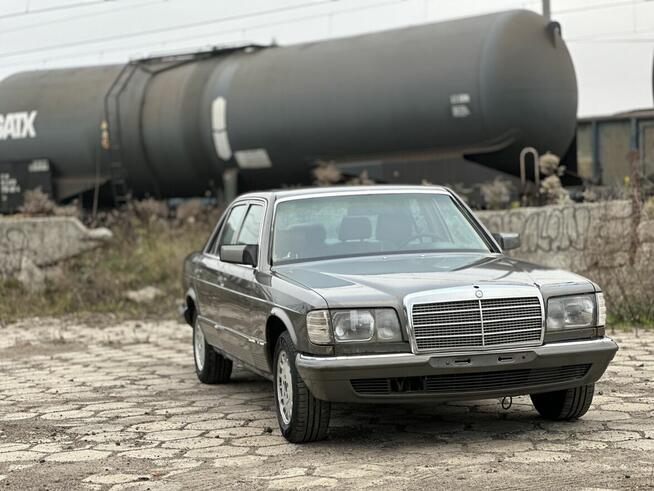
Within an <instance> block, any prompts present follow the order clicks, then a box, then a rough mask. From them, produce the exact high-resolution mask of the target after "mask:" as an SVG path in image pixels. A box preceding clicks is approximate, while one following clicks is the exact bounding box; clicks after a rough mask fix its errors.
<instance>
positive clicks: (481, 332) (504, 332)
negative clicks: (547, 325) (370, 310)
mask: <svg viewBox="0 0 654 491" xmlns="http://www.w3.org/2000/svg"><path fill="white" fill-rule="evenodd" d="M540 329H541V328H540V327H531V328H529V329H519V330H515V331H498V332H483V331H480V332H478V333H474V334H443V335H440V334H439V335H437V336H416V339H441V338H474V337H486V336H495V335H496V334H513V333H516V334H519V333H521V332H529V331H540ZM532 342H533V341H532ZM508 344H513V343H508Z"/></svg>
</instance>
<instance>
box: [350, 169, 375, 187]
mask: <svg viewBox="0 0 654 491" xmlns="http://www.w3.org/2000/svg"><path fill="white" fill-rule="evenodd" d="M345 184H347V185H348V186H371V185H373V184H376V183H375V180H374V179H371V178H370V177H369V176H368V171H367V170H363V171H361V174H359V175H358V176H357V177H352V178H350V179H348V180H347V181H346V183H345Z"/></svg>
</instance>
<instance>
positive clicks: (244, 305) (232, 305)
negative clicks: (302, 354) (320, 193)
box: [217, 200, 264, 367]
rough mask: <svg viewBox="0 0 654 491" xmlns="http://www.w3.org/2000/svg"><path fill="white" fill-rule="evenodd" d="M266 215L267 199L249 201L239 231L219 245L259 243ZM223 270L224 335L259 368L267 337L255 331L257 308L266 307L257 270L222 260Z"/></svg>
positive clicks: (221, 312) (221, 317)
mask: <svg viewBox="0 0 654 491" xmlns="http://www.w3.org/2000/svg"><path fill="white" fill-rule="evenodd" d="M263 216H264V202H263V201H258V200H257V201H251V202H249V203H248V210H247V212H246V214H245V217H244V219H243V221H242V223H241V226H240V227H239V230H238V233H237V234H236V235H235V236H234V237H233V238H232V239H231V240H229V241H228V240H222V241H221V242H220V244H219V245H220V246H223V245H259V242H260V240H259V237H260V234H261V223H262V221H263ZM218 251H220V249H218ZM220 270H221V273H222V277H221V278H220V282H221V285H222V289H223V293H222V296H223V303H222V304H221V306H220V308H219V312H218V319H217V322H218V324H219V325H220V326H221V328H222V332H221V337H222V339H223V340H224V342H228V343H230V345H232V346H234V345H238V352H239V353H240V355H239V356H238V357H239V358H240V359H241V360H243V361H244V362H246V363H249V364H250V365H254V366H256V367H258V366H259V363H258V357H257V356H256V355H255V352H256V351H257V347H258V346H261V345H262V344H263V340H262V339H260V338H259V337H258V336H256V335H255V333H254V332H253V330H252V327H253V323H254V318H255V316H253V311H254V310H256V309H261V308H262V306H261V305H260V303H261V301H260V300H258V298H257V296H256V294H257V290H256V288H255V283H256V278H255V272H256V269H255V268H254V267H253V266H250V265H245V264H232V263H226V262H223V261H221V263H220Z"/></svg>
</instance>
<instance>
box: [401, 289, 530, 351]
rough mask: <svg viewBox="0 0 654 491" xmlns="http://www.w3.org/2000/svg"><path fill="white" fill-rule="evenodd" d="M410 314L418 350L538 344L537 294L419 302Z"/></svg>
mask: <svg viewBox="0 0 654 491" xmlns="http://www.w3.org/2000/svg"><path fill="white" fill-rule="evenodd" d="M411 316H412V323H413V335H414V336H415V341H416V346H417V348H418V350H419V351H432V350H448V349H468V348H472V349H483V348H484V347H488V346H493V347H504V346H507V345H517V346H524V345H533V344H539V343H540V340H541V335H542V330H543V312H542V308H541V304H540V300H539V299H538V297H518V298H501V299H488V300H487V299H482V300H464V301H460V302H438V303H421V304H415V305H413V307H412V312H411Z"/></svg>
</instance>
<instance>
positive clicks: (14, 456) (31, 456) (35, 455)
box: [0, 451, 43, 462]
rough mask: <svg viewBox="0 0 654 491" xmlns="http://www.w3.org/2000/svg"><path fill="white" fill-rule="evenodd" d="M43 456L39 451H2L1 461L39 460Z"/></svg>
mask: <svg viewBox="0 0 654 491" xmlns="http://www.w3.org/2000/svg"><path fill="white" fill-rule="evenodd" d="M41 457H43V454H42V453H39V452H30V451H17V452H2V453H0V462H24V461H26V460H38V459H40V458H41Z"/></svg>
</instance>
